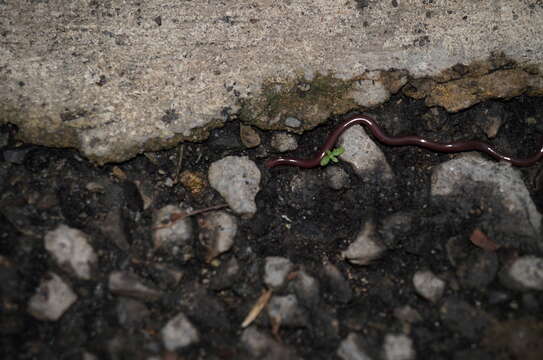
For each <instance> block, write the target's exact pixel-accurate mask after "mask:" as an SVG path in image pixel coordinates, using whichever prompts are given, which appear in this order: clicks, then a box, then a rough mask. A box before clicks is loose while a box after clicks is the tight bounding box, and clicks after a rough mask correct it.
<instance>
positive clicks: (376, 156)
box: [338, 125, 394, 182]
mask: <svg viewBox="0 0 543 360" xmlns="http://www.w3.org/2000/svg"><path fill="white" fill-rule="evenodd" d="M338 146H343V148H344V149H345V152H344V153H343V154H342V155H341V156H340V158H341V160H343V161H346V162H348V163H349V164H351V166H352V167H353V170H354V172H355V173H356V174H357V175H358V176H359V177H360V178H361V179H363V180H365V181H371V182H375V181H377V180H379V182H383V181H390V180H392V179H393V177H394V175H393V173H392V169H391V168H390V165H389V164H388V162H387V160H386V158H385V154H383V152H382V151H381V149H379V147H378V146H377V145H376V144H375V142H373V140H372V139H371V138H370V137H369V136H368V135H367V134H366V132H365V131H364V129H363V128H362V126H359V125H355V126H352V127H350V128H349V129H347V130H346V131H345V132H344V133H343V134H342V135H341V136H340V138H339V141H338ZM376 174H378V179H377V178H376V177H375V175H376Z"/></svg>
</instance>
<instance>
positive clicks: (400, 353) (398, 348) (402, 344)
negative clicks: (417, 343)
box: [383, 334, 415, 360]
mask: <svg viewBox="0 0 543 360" xmlns="http://www.w3.org/2000/svg"><path fill="white" fill-rule="evenodd" d="M383 355H384V358H385V360H413V359H414V358H415V349H413V341H412V340H411V339H410V338H409V337H407V336H406V335H403V334H399V335H393V334H388V335H386V336H385V343H384V344H383Z"/></svg>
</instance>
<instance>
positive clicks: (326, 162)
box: [321, 156, 330, 166]
mask: <svg viewBox="0 0 543 360" xmlns="http://www.w3.org/2000/svg"><path fill="white" fill-rule="evenodd" d="M329 162H330V158H329V157H328V156H325V157H323V158H322V160H321V166H326V165H328V163H329Z"/></svg>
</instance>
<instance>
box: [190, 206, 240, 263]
mask: <svg viewBox="0 0 543 360" xmlns="http://www.w3.org/2000/svg"><path fill="white" fill-rule="evenodd" d="M198 225H199V226H200V234H199V239H200V242H201V243H202V245H204V246H205V247H206V248H207V249H208V254H207V261H210V260H212V259H214V258H215V257H217V256H219V255H220V254H222V253H224V252H227V251H228V250H230V248H231V247H232V245H234V238H235V236H236V233H237V231H238V224H237V221H236V218H235V217H234V216H232V215H230V214H228V213H227V212H224V211H213V212H209V213H206V214H203V215H202V216H201V217H199V218H198Z"/></svg>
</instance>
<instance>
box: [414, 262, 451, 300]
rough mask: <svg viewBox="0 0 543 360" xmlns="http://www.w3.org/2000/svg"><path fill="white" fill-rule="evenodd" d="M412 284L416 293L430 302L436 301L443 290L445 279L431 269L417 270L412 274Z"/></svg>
mask: <svg viewBox="0 0 543 360" xmlns="http://www.w3.org/2000/svg"><path fill="white" fill-rule="evenodd" d="M413 285H414V286H415V290H416V291H417V293H418V294H419V295H420V296H422V297H423V298H425V299H426V300H430V301H431V302H436V301H438V300H439V299H440V298H441V296H442V295H443V291H445V281H443V280H441V279H440V278H438V277H437V276H436V275H434V273H432V272H431V271H428V270H426V271H417V272H416V273H415V274H414V275H413Z"/></svg>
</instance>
